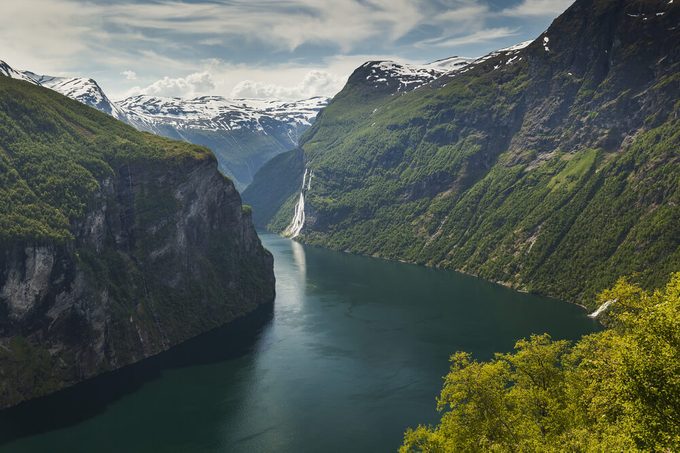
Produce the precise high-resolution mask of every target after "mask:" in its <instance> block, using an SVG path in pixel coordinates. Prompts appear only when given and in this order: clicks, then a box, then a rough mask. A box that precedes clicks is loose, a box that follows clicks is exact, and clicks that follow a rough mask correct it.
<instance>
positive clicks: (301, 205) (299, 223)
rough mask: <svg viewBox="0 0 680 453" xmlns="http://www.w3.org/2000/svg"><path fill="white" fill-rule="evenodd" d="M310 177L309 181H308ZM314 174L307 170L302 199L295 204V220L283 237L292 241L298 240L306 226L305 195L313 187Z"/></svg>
mask: <svg viewBox="0 0 680 453" xmlns="http://www.w3.org/2000/svg"><path fill="white" fill-rule="evenodd" d="M307 175H309V179H307ZM313 175H314V174H313V173H312V172H311V171H309V169H308V168H305V174H304V176H303V177H302V187H301V188H300V197H299V198H298V201H297V203H296V204H295V213H294V214H293V220H291V222H290V224H289V225H288V226H287V227H286V229H285V230H284V231H283V235H284V236H286V237H289V238H291V239H293V238H296V237H298V236H299V235H300V232H301V231H302V227H303V226H305V193H306V192H308V191H309V189H310V188H311V187H312V176H313Z"/></svg>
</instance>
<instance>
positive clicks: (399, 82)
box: [355, 41, 531, 93]
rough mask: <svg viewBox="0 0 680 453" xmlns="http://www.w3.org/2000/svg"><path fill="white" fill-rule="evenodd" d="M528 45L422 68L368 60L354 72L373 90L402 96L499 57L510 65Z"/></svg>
mask: <svg viewBox="0 0 680 453" xmlns="http://www.w3.org/2000/svg"><path fill="white" fill-rule="evenodd" d="M530 43H531V41H526V42H522V43H519V44H516V45H514V46H511V47H507V48H505V49H499V50H496V51H493V52H491V53H489V54H487V55H485V56H483V57H479V58H465V57H457V56H456V57H449V58H443V59H441V60H437V61H433V62H432V63H428V64H424V65H414V64H408V63H398V62H396V61H390V60H385V61H368V62H366V63H364V64H363V65H362V66H361V67H359V69H357V71H356V72H355V75H356V76H360V77H363V78H364V79H365V80H366V82H367V83H368V84H369V85H370V86H371V87H373V88H378V89H387V90H389V91H390V92H393V93H405V92H408V91H413V90H415V89H417V88H419V87H421V86H423V85H426V84H428V83H431V82H433V81H435V80H439V79H442V77H443V76H448V77H455V75H456V74H459V73H464V72H467V71H469V70H471V69H472V68H474V67H476V66H477V65H479V64H481V63H484V62H485V61H487V60H490V59H492V58H495V57H498V56H508V60H507V61H506V63H505V64H512V63H513V61H515V60H518V59H520V58H521V56H519V53H520V52H521V50H522V49H524V48H525V47H527V46H528V45H529V44H530ZM495 69H497V67H496V68H495Z"/></svg>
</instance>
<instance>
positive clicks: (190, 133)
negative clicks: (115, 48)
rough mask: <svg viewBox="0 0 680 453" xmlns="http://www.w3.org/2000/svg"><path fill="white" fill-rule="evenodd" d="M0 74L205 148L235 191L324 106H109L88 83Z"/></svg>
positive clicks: (222, 101)
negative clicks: (213, 154)
mask: <svg viewBox="0 0 680 453" xmlns="http://www.w3.org/2000/svg"><path fill="white" fill-rule="evenodd" d="M0 75H4V76H7V77H12V78H15V79H21V80H25V81H27V82H30V83H33V84H35V85H40V86H43V87H46V88H49V89H52V90H54V91H57V92H59V93H61V94H63V95H65V96H67V97H69V98H71V99H75V100H77V101H80V102H82V103H83V104H86V105H89V106H91V107H94V108H96V109H98V110H100V111H102V112H104V113H107V114H109V115H111V116H113V117H114V118H117V119H119V120H121V121H124V122H126V123H128V124H130V125H132V126H134V127H135V128H137V129H140V130H144V131H148V132H153V133H155V134H159V135H163V136H166V137H170V138H175V139H178V140H185V141H188V142H191V143H195V144H198V145H204V146H207V147H209V148H210V149H212V150H213V152H214V153H215V155H216V156H217V160H218V162H219V165H220V169H221V170H222V171H223V172H224V173H225V174H226V175H227V176H229V177H230V178H231V179H232V180H233V181H234V183H235V184H236V187H237V188H238V189H239V190H242V189H244V188H245V187H246V186H247V185H248V184H249V183H250V181H251V180H252V177H253V175H254V174H255V172H256V171H257V170H258V169H259V168H260V167H261V166H262V165H263V164H264V163H265V162H267V161H268V160H269V159H271V158H272V157H274V156H276V155H277V154H280V153H282V152H285V151H288V150H290V149H292V148H295V147H296V146H297V145H298V140H299V138H300V136H301V135H302V134H303V133H304V131H305V130H307V128H309V126H311V124H312V122H313V121H314V119H315V118H316V115H317V114H318V113H319V111H320V110H321V109H322V108H323V107H324V106H325V105H326V104H328V102H329V99H328V98H323V97H315V98H311V99H306V100H302V101H279V100H263V99H226V98H223V97H219V96H203V97H199V98H195V99H180V98H164V97H154V96H133V97H130V98H127V99H123V100H122V101H118V102H113V101H111V100H110V99H109V98H108V97H107V96H106V94H105V93H104V91H103V90H102V89H101V87H100V86H99V85H98V84H97V82H96V81H94V80H93V79H88V78H80V77H73V78H70V77H53V76H47V75H40V74H35V73H33V72H31V71H22V70H17V69H14V68H12V67H11V66H9V65H8V64H7V63H5V62H3V61H0Z"/></svg>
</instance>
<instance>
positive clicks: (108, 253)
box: [0, 158, 274, 407]
mask: <svg viewBox="0 0 680 453" xmlns="http://www.w3.org/2000/svg"><path fill="white" fill-rule="evenodd" d="M72 232H73V235H74V237H75V239H74V240H73V241H71V242H68V243H66V244H30V243H27V244H14V245H13V246H10V247H2V248H0V407H7V406H11V405H14V404H16V403H19V402H21V401H23V400H25V399H29V398H33V397H37V396H41V395H44V394H47V393H50V392H53V391H55V390H58V389H60V388H63V387H66V386H69V385H72V384H75V383H77V382H79V381H82V380H84V379H87V378H89V377H92V376H95V375H97V374H99V373H102V372H104V371H108V370H113V369H116V368H119V367H122V366H125V365H128V364H131V363H134V362H137V361H139V360H142V359H144V358H146V357H149V356H151V355H154V354H157V353H159V352H162V351H164V350H166V349H168V348H170V347H172V346H173V345H176V344H178V343H180V342H182V341H184V340H186V339H188V338H191V337H193V336H196V335H198V334H200V333H203V332H205V331H207V330H210V329H212V328H215V327H218V326H220V325H223V324H225V323H227V322H229V321H231V320H233V319H235V318H237V317H239V316H241V315H244V314H246V313H248V312H250V311H252V310H254V309H255V308H257V307H258V306H259V305H260V304H262V303H270V302H271V301H273V297H274V275H273V265H272V264H273V261H272V257H271V255H270V254H269V252H267V251H266V250H264V248H263V247H262V245H261V243H260V241H259V238H258V237H257V234H256V233H255V230H254V228H253V226H252V221H251V219H250V215H249V214H246V213H244V212H243V210H242V206H241V200H240V197H239V195H238V193H237V192H236V189H235V188H234V185H233V184H232V183H231V182H230V181H229V180H228V179H226V178H225V177H224V176H222V175H221V174H220V173H219V172H218V170H217V162H216V160H215V159H214V158H211V159H203V160H197V161H191V162H188V163H186V164H184V163H183V164H182V165H180V166H178V165H176V164H165V163H162V164H158V165H156V164H154V165H153V166H152V165H142V164H139V163H138V164H134V165H123V166H121V167H120V168H118V169H116V175H115V177H111V178H108V179H106V180H103V181H100V191H99V193H98V194H97V196H96V197H95V201H94V202H92V203H91V205H90V206H89V207H88V213H87V215H86V216H85V217H84V218H83V220H81V221H80V222H78V223H77V224H74V225H72Z"/></svg>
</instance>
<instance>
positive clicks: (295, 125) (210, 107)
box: [118, 96, 329, 190]
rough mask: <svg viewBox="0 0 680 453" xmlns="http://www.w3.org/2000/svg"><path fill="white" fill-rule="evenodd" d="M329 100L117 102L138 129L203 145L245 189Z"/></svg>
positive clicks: (291, 144)
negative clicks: (262, 167) (258, 172)
mask: <svg viewBox="0 0 680 453" xmlns="http://www.w3.org/2000/svg"><path fill="white" fill-rule="evenodd" d="M328 102H329V99H328V98H324V97H314V98H311V99H305V100H301V101H279V100H264V99H227V98H223V97H219V96H202V97H198V98H194V99H181V98H167V97H156V96H133V97H130V98H127V99H124V100H122V101H120V102H119V103H118V105H119V106H120V108H121V109H123V111H124V112H125V114H126V118H127V119H126V121H127V122H128V123H129V124H131V125H133V126H134V127H136V128H137V129H140V130H144V131H148V132H153V133H155V134H159V135H163V136H166V137H170V138H176V139H180V140H186V141H189V142H191V143H196V144H198V145H204V146H207V147H209V148H210V149H212V150H213V152H214V153H215V155H216V156H217V159H218V161H219V163H220V168H221V170H222V171H223V172H224V173H225V174H226V175H227V176H229V177H230V178H232V179H233V180H234V183H235V184H236V186H237V188H238V189H239V190H240V189H244V188H245V187H246V186H247V185H248V184H249V183H250V181H251V180H252V178H253V176H254V175H255V173H256V172H257V170H259V169H260V167H261V166H262V165H264V164H265V163H266V162H267V161H268V160H269V159H271V158H273V157H274V156H276V155H277V154H280V153H282V152H285V151H288V150H290V149H293V148H295V147H296V146H298V142H299V139H300V137H301V136H302V134H303V133H304V132H305V131H306V130H307V129H308V128H309V127H310V126H311V124H312V122H313V121H314V119H315V118H316V116H317V114H318V113H319V111H320V110H321V109H322V108H323V107H324V106H325V105H326V104H328Z"/></svg>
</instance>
